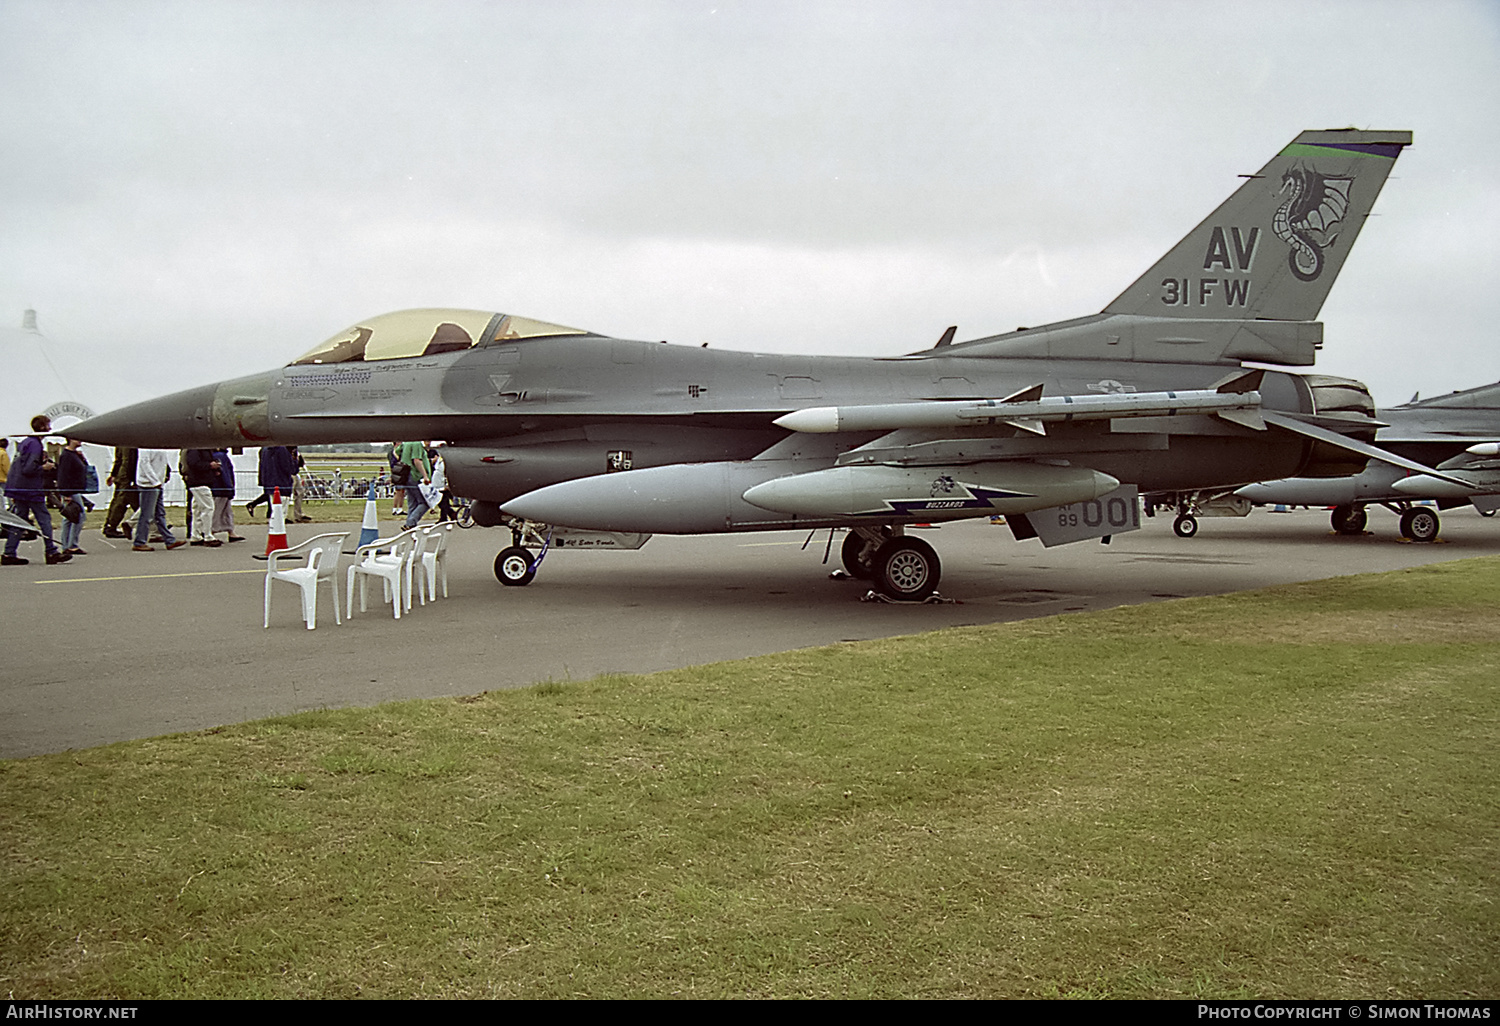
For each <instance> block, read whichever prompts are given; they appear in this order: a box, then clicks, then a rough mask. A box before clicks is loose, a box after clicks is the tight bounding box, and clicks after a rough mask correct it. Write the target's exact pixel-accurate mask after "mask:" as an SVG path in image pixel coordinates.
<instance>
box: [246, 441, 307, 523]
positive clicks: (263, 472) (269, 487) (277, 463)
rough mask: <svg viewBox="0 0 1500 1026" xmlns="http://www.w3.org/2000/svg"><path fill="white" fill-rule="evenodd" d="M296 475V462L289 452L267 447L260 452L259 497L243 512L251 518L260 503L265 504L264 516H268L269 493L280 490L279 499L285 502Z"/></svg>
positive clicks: (281, 448) (278, 447) (274, 446)
mask: <svg viewBox="0 0 1500 1026" xmlns="http://www.w3.org/2000/svg"><path fill="white" fill-rule="evenodd" d="M296 475H297V461H296V460H295V459H293V458H292V454H291V451H290V450H289V449H287V447H286V446H284V445H267V446H264V447H262V448H261V450H260V474H259V477H258V481H259V484H260V487H261V493H260V497H259V498H258V499H254V500H252V501H251V502H250V504H249V505H248V506H246V507H245V512H246V513H249V514H250V515H251V516H254V515H255V507H256V506H259V505H260V504H261V503H263V502H264V503H265V504H266V515H267V516H269V515H270V512H271V510H270V506H271V493H272V492H274V491H275V490H276V489H278V488H280V489H281V499H282V501H283V502H285V501H286V500H287V499H289V498H291V497H292V479H293V478H294V477H296Z"/></svg>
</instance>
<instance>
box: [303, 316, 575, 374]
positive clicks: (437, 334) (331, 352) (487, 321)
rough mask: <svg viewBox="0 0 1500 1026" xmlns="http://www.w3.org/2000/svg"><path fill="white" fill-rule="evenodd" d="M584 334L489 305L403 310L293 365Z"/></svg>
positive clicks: (335, 338) (386, 357)
mask: <svg viewBox="0 0 1500 1026" xmlns="http://www.w3.org/2000/svg"><path fill="white" fill-rule="evenodd" d="M587 334H589V333H588V332H587V331H584V330H582V329H580V328H568V327H564V326H563V325H561V324H549V323H547V322H546V321H538V320H533V319H532V318H530V317H519V316H517V315H515V314H500V313H491V312H489V311H487V310H401V311H398V312H396V313H388V314H381V315H380V316H378V317H371V318H369V319H368V320H364V321H360V322H359V323H358V324H355V325H353V326H351V327H349V328H347V329H345V330H344V331H341V332H339V333H338V334H337V335H334V336H333V337H332V338H330V339H328V341H326V342H323V343H322V344H320V345H318V346H316V347H314V348H313V349H312V350H310V351H309V352H307V353H305V354H303V355H302V356H300V357H298V358H297V359H295V360H293V361H292V364H293V365H294V366H295V365H297V364H321V363H349V362H352V361H359V360H400V359H404V358H409V357H413V356H433V355H435V354H437V353H452V352H457V351H459V350H463V349H468V348H470V347H472V346H476V345H485V344H487V343H489V342H499V341H518V340H523V339H528V338H540V337H542V336H545V335H587Z"/></svg>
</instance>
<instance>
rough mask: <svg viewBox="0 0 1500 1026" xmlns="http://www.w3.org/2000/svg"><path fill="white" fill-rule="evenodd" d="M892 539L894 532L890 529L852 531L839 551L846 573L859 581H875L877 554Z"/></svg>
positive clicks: (856, 529)
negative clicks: (874, 565) (874, 564)
mask: <svg viewBox="0 0 1500 1026" xmlns="http://www.w3.org/2000/svg"><path fill="white" fill-rule="evenodd" d="M892 537H894V532H893V531H892V530H891V529H890V528H889V527H880V528H874V527H856V528H854V529H853V530H851V531H850V532H849V533H848V534H847V535H845V536H844V544H843V546H842V547H841V548H840V549H839V559H840V560H842V561H843V564H844V572H845V573H847V574H848V575H849V576H850V577H853V578H854V579H855V580H858V581H869V580H873V579H874V578H875V570H874V567H873V562H874V559H875V553H876V551H877V550H878V549H879V548H880V546H882V545H884V544H885V543H886V542H887V541H889V540H890V539H891V538H892Z"/></svg>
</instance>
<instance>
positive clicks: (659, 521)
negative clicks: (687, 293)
mask: <svg viewBox="0 0 1500 1026" xmlns="http://www.w3.org/2000/svg"><path fill="white" fill-rule="evenodd" d="M1410 144H1411V133H1410V132H1404V131H1357V130H1353V129H1341V130H1332V131H1309V132H1303V133H1302V134H1301V135H1299V136H1298V137H1297V138H1296V139H1295V140H1293V142H1292V143H1291V144H1289V145H1288V146H1287V147H1285V148H1284V149H1283V150H1281V152H1279V153H1278V154H1276V156H1274V157H1273V158H1272V159H1271V161H1270V162H1269V163H1268V164H1266V166H1265V167H1263V168H1262V169H1260V170H1259V171H1258V172H1256V173H1254V174H1248V175H1244V176H1242V177H1244V178H1246V179H1247V180H1246V181H1245V182H1244V183H1243V184H1242V185H1241V186H1240V187H1239V188H1238V189H1237V190H1236V191H1235V192H1234V193H1233V194H1232V195H1231V196H1230V197H1229V198H1228V199H1227V200H1226V201H1225V202H1224V203H1222V204H1221V205H1220V206H1219V207H1218V209H1216V210H1215V211H1213V213H1211V214H1210V215H1209V216H1208V217H1207V218H1206V219H1205V220H1204V221H1203V222H1202V223H1201V224H1199V225H1198V226H1197V227H1196V228H1194V229H1193V230H1192V231H1190V232H1189V233H1188V234H1187V235H1186V237H1184V238H1183V239H1182V241H1181V242H1179V243H1178V244H1177V245H1176V246H1174V247H1173V248H1172V249H1171V250H1170V251H1169V252H1168V253H1167V254H1166V255H1165V256H1163V257H1162V258H1161V259H1160V260H1159V261H1158V262H1157V263H1156V264H1155V265H1154V266H1153V267H1152V268H1151V269H1150V270H1149V271H1147V272H1146V273H1145V274H1144V275H1142V276H1141V277H1140V278H1139V279H1138V280H1137V281H1136V282H1135V283H1134V284H1132V285H1130V286H1129V287H1128V288H1126V289H1125V291H1124V292H1122V293H1121V294H1120V296H1119V297H1118V298H1117V299H1115V300H1114V301H1113V302H1111V303H1110V304H1109V305H1108V306H1106V307H1105V308H1104V310H1103V311H1101V312H1099V313H1097V314H1092V315H1089V316H1085V317H1080V318H1077V319H1074V320H1068V321H1062V322H1059V323H1055V324H1048V325H1045V326H1042V327H1034V328H1018V329H1017V330H1015V331H1012V332H1006V333H1004V334H998V335H989V336H985V337H982V338H975V339H972V340H970V341H965V342H954V336H955V330H956V329H954V328H949V329H948V330H947V331H946V332H945V333H944V334H943V335H942V337H941V338H940V339H939V340H938V342H937V344H936V345H935V346H933V347H931V348H928V349H925V350H923V351H919V352H913V353H910V354H908V355H906V356H901V357H894V358H850V357H818V356H790V355H772V354H764V353H741V352H728V351H719V350H710V349H705V348H700V347H696V346H694V347H689V346H681V345H671V344H666V343H661V342H651V341H638V340H630V339H620V338H610V337H607V336H604V335H601V334H599V333H596V332H592V331H587V330H583V329H579V328H570V327H564V326H561V325H558V324H552V323H545V322H542V321H537V320H532V319H528V318H526V317H521V316H518V315H514V314H501V313H493V312H489V311H473V310H408V311H403V312H400V313H392V314H384V315H381V316H378V317H372V318H370V319H368V320H363V321H360V322H358V323H357V324H355V325H353V326H351V327H350V328H348V329H347V330H345V331H341V332H339V333H338V334H336V335H334V336H333V337H331V338H329V339H328V340H327V341H326V342H323V343H321V344H319V345H317V346H315V347H314V348H312V349H311V350H310V351H308V352H307V353H306V354H305V355H303V356H301V357H299V358H297V359H295V360H293V361H292V362H290V363H289V364H287V365H286V366H284V367H280V368H277V369H275V370H272V371H268V372H266V373H263V374H256V375H252V376H250V377H246V378H240V379H236V380H232V381H226V382H222V383H219V384H214V385H206V386H203V387H201V388H197V389H191V390H189V391H186V392H180V393H177V394H175V395H171V396H167V397H165V398H161V399H157V400H154V401H151V402H147V403H142V404H139V405H136V406H132V407H128V408H125V409H122V410H118V411H115V412H112V413H109V414H106V415H103V416H100V417H96V418H94V419H92V420H90V421H87V422H86V423H84V424H82V425H79V426H77V427H76V428H75V429H73V430H72V431H71V432H70V434H75V435H77V436H79V437H82V438H84V439H86V440H90V441H96V442H101V443H106V444H116V445H135V446H154V447H170V446H183V447H189V446H190V447H202V446H207V445H234V444H238V445H261V444H311V443H335V442H355V441H369V440H375V439H388V438H422V439H444V440H446V441H447V442H448V448H447V450H446V451H447V467H448V476H449V481H450V484H451V485H452V487H453V489H454V490H455V492H456V493H458V494H460V495H463V496H467V497H469V498H471V499H474V500H476V502H475V505H474V511H475V516H476V520H477V521H478V522H480V523H482V524H484V525H486V526H495V525H504V526H507V527H509V528H510V530H511V533H512V538H511V541H512V544H511V546H509V547H507V548H506V549H505V550H503V551H502V552H501V553H500V554H499V556H498V557H497V558H496V561H495V573H496V576H497V577H498V578H499V579H500V580H501V581H502V582H503V583H505V584H510V585H518V584H525V583H527V582H529V581H530V580H531V579H532V577H533V575H534V574H535V573H536V570H537V566H538V564H539V563H540V561H541V558H542V557H543V556H545V554H546V552H547V551H548V548H549V547H557V546H566V545H568V544H576V545H579V546H594V547H608V546H616V547H619V546H625V547H630V546H638V545H639V544H641V543H642V542H643V541H644V539H645V538H646V537H649V535H650V534H652V533H669V534H696V533H712V532H724V531H764V530H779V529H787V528H803V529H821V528H830V529H833V528H847V529H849V534H848V536H847V538H846V539H845V541H844V543H843V549H842V556H843V561H844V564H845V567H846V568H847V569H848V571H849V572H850V573H851V574H853V575H854V576H856V577H861V578H865V579H868V580H871V581H872V582H874V584H875V585H876V587H877V588H878V589H879V591H880V592H882V593H883V594H885V595H886V596H889V597H891V598H895V599H901V600H918V599H922V598H924V597H926V596H928V595H930V594H931V593H932V591H933V590H934V589H935V588H936V586H937V584H938V580H939V576H940V572H941V567H940V563H939V560H938V557H937V554H936V553H935V552H934V551H933V549H932V548H931V546H929V545H928V544H927V543H926V542H924V541H922V540H921V539H919V538H915V537H912V536H910V535H908V534H907V533H906V528H907V527H909V526H910V525H912V524H915V523H925V522H936V521H943V520H953V519H959V518H965V517H981V516H993V515H996V514H1004V515H1005V517H1006V519H1007V523H1008V524H1009V525H1010V526H1011V528H1012V531H1013V533H1014V534H1015V536H1016V537H1017V538H1031V537H1039V538H1040V539H1041V541H1042V542H1043V543H1044V544H1049V545H1050V544H1060V543H1063V542H1069V541H1076V540H1079V539H1083V538H1105V539H1107V538H1108V537H1110V536H1112V535H1114V534H1119V533H1122V532H1125V531H1129V530H1134V529H1136V528H1137V527H1138V526H1139V523H1140V515H1139V509H1140V506H1139V495H1140V493H1142V492H1173V491H1186V490H1191V489H1209V488H1219V489H1227V488H1233V487H1235V486H1238V485H1240V484H1244V483H1246V482H1251V481H1264V480H1272V479H1277V478H1283V477H1292V476H1304V477H1329V476H1344V475H1347V474H1350V473H1354V472H1356V471H1357V470H1358V469H1359V468H1361V467H1362V466H1363V465H1364V464H1365V462H1366V461H1367V460H1368V459H1369V458H1370V457H1371V456H1375V455H1381V456H1382V458H1388V459H1392V460H1395V461H1397V462H1396V465H1398V466H1403V467H1406V468H1407V469H1413V470H1416V471H1418V472H1421V473H1435V474H1437V475H1438V477H1440V478H1442V477H1444V475H1443V474H1442V473H1441V472H1438V471H1435V470H1432V469H1431V468H1428V467H1427V466H1425V465H1424V464H1420V463H1418V462H1416V461H1414V460H1406V459H1404V458H1403V457H1399V456H1396V455H1393V454H1389V453H1384V452H1383V451H1382V450H1379V449H1376V448H1375V447H1373V446H1372V445H1371V444H1370V442H1371V441H1372V440H1373V438H1374V437H1375V431H1376V428H1377V427H1378V423H1377V422H1376V420H1375V419H1374V418H1373V416H1372V411H1373V409H1374V403H1373V401H1372V400H1371V399H1370V395H1369V392H1368V390H1367V389H1366V388H1365V387H1364V386H1363V385H1362V384H1360V383H1359V382H1357V381H1350V380H1346V379H1342V378H1331V377H1327V376H1311V375H1304V374H1299V373H1296V372H1295V371H1292V370H1287V369H1267V368H1266V367H1265V366H1264V365H1272V367H1274V368H1295V367H1306V366H1310V365H1312V364H1313V362H1314V359H1315V356H1316V354H1317V351H1318V350H1319V349H1320V348H1321V345H1322V338H1323V326H1322V324H1321V323H1319V322H1318V321H1317V320H1316V318H1317V315H1318V311H1319V310H1320V308H1321V307H1322V305H1323V301H1324V299H1325V298H1326V296H1327V295H1328V290H1329V289H1330V287H1332V285H1333V282H1334V279H1335V278H1336V277H1337V276H1338V273H1339V270H1340V268H1341V267H1342V266H1343V264H1344V261H1345V259H1346V258H1347V257H1348V254H1349V250H1350V248H1351V247H1352V246H1353V244H1354V241H1355V239H1356V238H1357V237H1358V235H1359V231H1360V229H1361V228H1362V227H1363V226H1364V223H1365V219H1366V218H1367V217H1368V215H1369V213H1370V209H1371V207H1372V205H1373V204H1374V202H1375V198H1376V196H1377V195H1378V194H1379V192H1380V189H1381V187H1382V185H1383V184H1384V182H1385V180H1386V177H1387V176H1388V175H1389V173H1390V171H1391V168H1392V166H1393V165H1394V163H1395V161H1396V159H1397V157H1398V156H1399V155H1400V153H1401V150H1402V149H1403V148H1404V147H1405V146H1408V145H1410ZM1252 362H1253V363H1254V364H1257V365H1260V366H1258V367H1256V368H1251V367H1248V366H1247V364H1249V363H1252ZM590 532H593V533H590ZM830 540H831V539H830Z"/></svg>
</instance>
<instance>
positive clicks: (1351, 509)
mask: <svg viewBox="0 0 1500 1026" xmlns="http://www.w3.org/2000/svg"><path fill="white" fill-rule="evenodd" d="M1328 519H1329V521H1330V522H1331V523H1332V524H1333V529H1334V530H1335V531H1337V532H1338V533H1339V534H1363V533H1364V531H1365V524H1366V522H1367V521H1368V520H1369V517H1368V516H1367V515H1366V514H1365V508H1364V507H1363V506H1356V505H1354V504H1353V503H1349V504H1346V505H1343V506H1335V507H1334V509H1333V513H1332V514H1331V515H1330V516H1329V518H1328Z"/></svg>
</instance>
